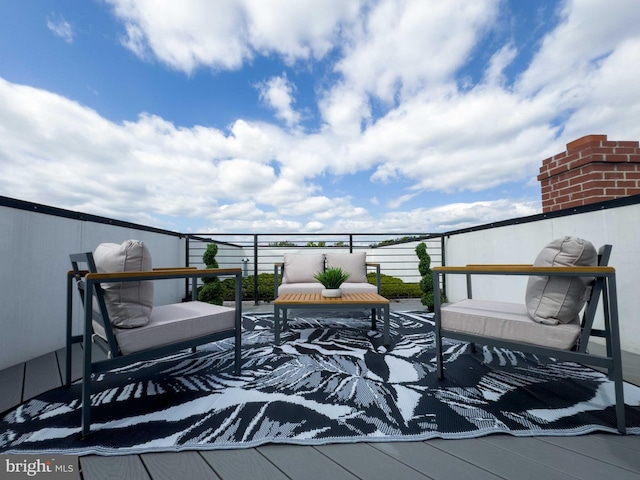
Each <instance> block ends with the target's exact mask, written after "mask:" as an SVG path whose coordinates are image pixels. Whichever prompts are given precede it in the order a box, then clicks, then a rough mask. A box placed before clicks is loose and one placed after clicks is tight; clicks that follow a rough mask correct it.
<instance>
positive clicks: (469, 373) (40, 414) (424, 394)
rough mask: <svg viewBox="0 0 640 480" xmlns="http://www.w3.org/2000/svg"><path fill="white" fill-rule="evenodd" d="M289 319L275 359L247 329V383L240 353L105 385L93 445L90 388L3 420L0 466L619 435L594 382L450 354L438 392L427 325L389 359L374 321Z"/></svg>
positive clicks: (531, 362)
mask: <svg viewBox="0 0 640 480" xmlns="http://www.w3.org/2000/svg"><path fill="white" fill-rule="evenodd" d="M292 314H293V317H294V318H293V319H290V326H291V329H290V330H289V331H287V332H285V333H284V336H283V342H282V345H281V346H279V347H278V346H274V344H273V316H272V315H271V314H259V315H246V314H245V315H244V316H243V323H244V325H243V327H244V332H243V350H242V375H241V376H234V375H233V373H232V372H233V349H232V345H233V343H232V342H233V341H232V340H225V341H221V342H216V343H213V344H210V345H207V346H205V347H203V348H200V349H198V351H197V352H196V353H195V354H192V353H190V352H188V351H185V352H183V353H180V354H176V355H173V356H171V357H168V358H164V359H162V360H158V361H155V362H147V363H139V364H136V365H132V366H129V367H125V368H120V369H118V370H114V371H111V372H108V373H106V374H101V375H97V376H96V379H95V381H94V382H93V385H94V389H93V392H94V393H93V396H92V403H93V407H92V409H91V414H92V425H91V434H90V435H89V436H87V437H86V438H84V439H83V438H82V437H81V436H80V408H79V402H78V399H79V397H80V384H79V383H78V382H76V383H75V384H74V385H73V386H72V387H71V388H70V389H64V388H60V389H56V390H53V391H50V392H47V393H45V394H42V395H40V396H39V397H37V398H35V399H32V400H30V401H28V402H26V403H25V404H23V405H21V406H19V407H18V408H16V409H14V410H12V411H10V412H9V413H7V414H6V415H5V416H4V418H3V419H2V421H1V422H0V453H9V452H11V453H41V452H47V453H58V454H76V455H86V454H101V455H120V454H132V453H144V452H155V451H180V450H194V449H197V450H208V449H228V448H246V447H255V446H258V445H263V444H266V443H286V444H299V445H318V444H326V443H347V442H376V441H416V440H426V439H429V438H447V439H459V438H472V437H479V436H482V435H487V434H492V433H507V434H512V435H516V436H531V435H536V436H543V435H563V436H566V435H579V434H586V433H589V432H596V431H599V432H612V433H616V428H615V425H616V421H615V413H614V407H613V402H614V394H613V383H612V382H610V381H609V380H608V379H607V377H606V376H605V375H604V374H602V373H599V372H596V371H594V370H592V369H590V368H586V367H583V366H580V365H577V364H575V363H567V362H555V361H553V360H552V359H549V358H536V357H534V356H531V355H524V354H521V353H518V352H512V351H508V350H504V349H496V348H481V347H478V351H477V352H476V353H473V352H472V351H471V348H470V347H469V345H468V344H466V343H454V342H448V343H447V344H446V345H445V347H444V348H445V352H446V353H445V355H446V374H445V380H442V381H440V380H438V379H437V378H436V373H435V365H436V363H435V345H434V336H433V321H432V320H431V318H430V315H429V314H427V313H424V312H402V313H394V312H392V313H391V329H392V338H393V344H392V345H391V351H390V352H389V353H379V352H378V347H379V346H380V345H379V342H380V338H379V335H378V334H377V333H376V332H371V331H369V329H370V328H371V325H370V321H369V320H368V319H367V318H366V316H365V315H364V312H363V313H358V312H356V313H354V314H351V315H349V314H347V315H346V316H345V315H344V313H340V314H338V313H334V314H318V312H311V313H306V314H304V315H303V314H302V313H301V312H295V311H294V312H292ZM625 401H626V404H627V408H626V415H627V425H628V433H629V434H635V435H640V387H637V386H634V385H631V384H625Z"/></svg>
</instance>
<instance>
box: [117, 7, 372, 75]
mask: <svg viewBox="0 0 640 480" xmlns="http://www.w3.org/2000/svg"><path fill="white" fill-rule="evenodd" d="M106 1H107V2H108V3H110V4H111V5H112V6H113V9H114V12H115V14H116V15H117V16H118V17H119V18H120V19H121V20H122V21H123V22H124V23H125V29H126V35H125V37H124V39H123V44H124V45H125V46H126V47H127V48H129V49H130V50H132V51H133V52H134V53H135V54H136V55H138V56H139V57H140V58H143V59H147V58H150V57H151V56H153V57H156V58H158V59H159V60H160V61H162V62H164V63H165V64H167V65H169V66H170V67H171V68H174V69H176V70H181V71H183V72H186V73H192V72H193V71H194V70H196V69H198V68H200V67H210V68H213V69H229V70H235V69H239V68H240V67H241V66H242V65H243V64H244V62H245V61H247V60H251V59H252V58H253V57H254V56H255V55H256V54H261V55H269V54H270V53H276V54H278V55H281V56H282V57H283V58H285V59H286V61H287V62H288V63H293V62H294V61H296V60H299V59H303V60H304V59H311V58H315V59H318V58H322V57H323V56H325V55H326V54H327V53H328V52H329V51H330V50H331V49H332V48H333V47H334V46H335V44H336V41H337V38H338V35H339V33H340V25H341V24H343V23H345V22H347V23H348V22H350V21H353V20H354V19H355V17H356V15H357V13H358V12H359V9H360V2H358V1H355V2H354V1H350V2H344V1H343V0H325V1H322V2H318V1H314V0H297V1H295V2H291V1H289V0H271V1H269V2H264V1H260V0H240V1H236V0H218V1H216V2H211V1H209V0H181V1H179V2H175V1H171V0H106Z"/></svg>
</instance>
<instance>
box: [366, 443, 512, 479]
mask: <svg viewBox="0 0 640 480" xmlns="http://www.w3.org/2000/svg"><path fill="white" fill-rule="evenodd" d="M371 446H373V448H376V449H378V450H380V451H381V452H384V453H386V454H387V455H389V456H391V457H393V458H395V459H397V460H399V461H401V462H403V463H404V464H406V465H408V466H410V467H411V468H414V469H415V470H417V471H419V472H422V473H424V474H425V475H427V476H428V477H429V478H432V479H434V480H451V479H452V478H473V480H498V479H500V477H498V476H497V475H494V474H493V473H490V472H487V471H486V470H484V469H482V468H480V467H477V466H475V465H472V464H470V463H469V462H467V461H465V460H463V459H460V458H458V457H455V456H453V455H449V454H448V453H446V452H444V451H442V450H439V449H437V448H434V447H432V446H431V445H430V444H429V442H428V441H426V442H388V443H387V442H384V443H372V444H371Z"/></svg>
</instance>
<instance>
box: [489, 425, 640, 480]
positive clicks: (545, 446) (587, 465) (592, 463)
mask: <svg viewBox="0 0 640 480" xmlns="http://www.w3.org/2000/svg"><path fill="white" fill-rule="evenodd" d="M485 441H486V442H487V443H490V444H492V445H495V446H497V447H500V448H503V449H504V450H505V451H507V452H509V454H512V455H519V456H521V457H523V458H528V459H531V460H534V461H536V462H539V463H541V464H544V465H546V466H547V467H549V468H552V469H554V470H557V471H559V472H562V473H565V474H567V475H573V476H576V477H578V478H580V479H582V480H601V479H602V478H615V479H616V480H632V479H637V478H638V474H637V473H635V472H631V471H629V470H626V469H624V468H620V467H617V466H614V465H611V464H610V463H607V462H606V461H603V460H604V459H603V457H602V455H599V456H598V457H592V456H589V455H579V454H576V455H573V454H571V453H569V454H568V453H567V450H566V449H564V448H562V447H559V446H558V445H555V444H553V443H550V442H545V441H541V440H539V439H537V438H519V439H518V441H517V442H514V441H513V437H510V436H507V435H492V436H489V437H486V438H485ZM568 455H570V457H571V458H575V461H572V462H567V456H568Z"/></svg>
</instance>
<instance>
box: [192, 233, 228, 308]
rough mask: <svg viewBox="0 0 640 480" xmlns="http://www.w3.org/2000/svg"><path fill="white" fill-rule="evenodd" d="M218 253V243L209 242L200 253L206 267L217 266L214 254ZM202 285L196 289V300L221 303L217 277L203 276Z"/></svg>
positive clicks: (221, 295)
mask: <svg viewBox="0 0 640 480" xmlns="http://www.w3.org/2000/svg"><path fill="white" fill-rule="evenodd" d="M217 253H218V245H216V244H215V243H210V244H209V245H207V249H206V250H205V252H204V254H203V255H202V261H203V262H204V264H205V265H206V266H207V268H218V262H217V260H216V254H217ZM231 280H233V279H231ZM202 282H203V283H204V285H202V286H201V287H200V288H199V289H198V300H200V301H201V302H207V303H213V304H214V305H222V301H223V293H222V284H221V282H220V279H219V278H218V277H203V278H202Z"/></svg>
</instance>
